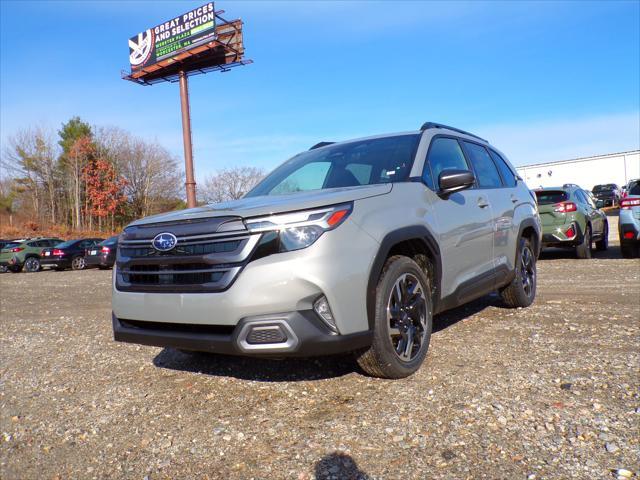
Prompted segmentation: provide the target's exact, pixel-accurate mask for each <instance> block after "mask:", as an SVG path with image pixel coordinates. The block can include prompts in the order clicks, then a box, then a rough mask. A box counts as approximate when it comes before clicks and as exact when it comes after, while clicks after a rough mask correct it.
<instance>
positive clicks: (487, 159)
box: [463, 141, 518, 282]
mask: <svg viewBox="0 0 640 480" xmlns="http://www.w3.org/2000/svg"><path fill="white" fill-rule="evenodd" d="M463 145H464V148H465V151H466V152H467V157H468V158H469V160H470V161H471V165H472V166H473V170H474V172H475V175H476V179H477V182H478V188H479V189H481V190H482V191H483V192H484V193H485V194H486V195H487V197H488V199H489V203H491V211H492V214H493V219H492V220H493V228H494V230H493V259H494V267H495V269H496V274H497V275H498V277H497V278H496V280H497V281H498V282H501V281H502V277H501V276H502V275H504V277H506V276H507V275H508V273H509V272H510V271H512V270H513V268H514V261H515V251H516V245H515V242H516V240H517V235H515V234H512V233H511V232H512V230H513V229H514V224H513V216H514V212H515V207H516V204H517V202H518V198H517V196H516V191H515V190H516V189H515V186H516V182H515V178H514V176H513V174H512V175H511V180H509V179H506V180H503V179H502V175H501V174H500V172H499V171H498V167H497V166H496V163H495V162H494V160H493V158H492V157H491V154H490V153H489V150H488V149H487V148H486V147H485V146H484V145H480V144H479V143H475V142H470V141H464V142H463ZM505 167H506V164H505ZM514 233H515V232H514Z"/></svg>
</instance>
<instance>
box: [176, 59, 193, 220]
mask: <svg viewBox="0 0 640 480" xmlns="http://www.w3.org/2000/svg"><path fill="white" fill-rule="evenodd" d="M178 75H179V78H180V109H181V110H182V141H183V143H184V167H185V168H184V170H185V174H186V177H187V179H186V180H187V181H186V182H185V186H186V187H187V207H188V208H194V207H195V206H196V180H195V178H194V175H193V149H192V146H191V113H190V110H189V83H188V79H187V75H186V74H185V73H184V71H183V70H180V72H179V74H178Z"/></svg>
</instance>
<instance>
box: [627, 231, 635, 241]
mask: <svg viewBox="0 0 640 480" xmlns="http://www.w3.org/2000/svg"><path fill="white" fill-rule="evenodd" d="M635 236H636V234H635V233H633V232H624V238H626V239H627V240H630V239H633V238H635Z"/></svg>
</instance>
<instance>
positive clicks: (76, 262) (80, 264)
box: [71, 255, 85, 270]
mask: <svg viewBox="0 0 640 480" xmlns="http://www.w3.org/2000/svg"><path fill="white" fill-rule="evenodd" d="M84 267H85V263H84V257H83V256H82V255H78V256H77V257H74V258H73V260H71V269H72V270H84Z"/></svg>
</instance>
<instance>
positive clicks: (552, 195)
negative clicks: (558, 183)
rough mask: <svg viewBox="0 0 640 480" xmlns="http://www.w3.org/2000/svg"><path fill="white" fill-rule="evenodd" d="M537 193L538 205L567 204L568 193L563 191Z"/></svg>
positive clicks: (541, 191)
mask: <svg viewBox="0 0 640 480" xmlns="http://www.w3.org/2000/svg"><path fill="white" fill-rule="evenodd" d="M535 193H536V197H537V198H538V205H553V204H554V203H560V202H565V201H566V200H567V198H568V197H567V193H566V192H563V191H562V190H539V191H537V192H535Z"/></svg>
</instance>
